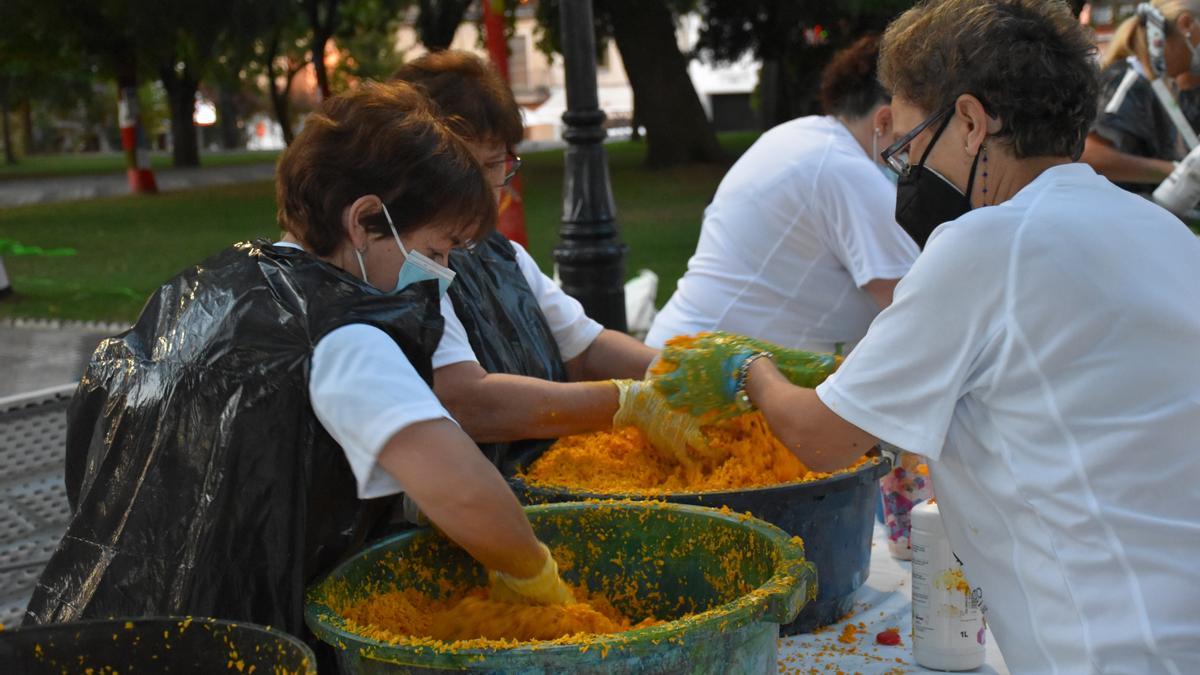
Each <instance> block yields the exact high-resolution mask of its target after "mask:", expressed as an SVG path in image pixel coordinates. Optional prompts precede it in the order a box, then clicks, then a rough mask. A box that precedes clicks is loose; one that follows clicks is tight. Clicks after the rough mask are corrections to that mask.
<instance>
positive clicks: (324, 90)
mask: <svg viewBox="0 0 1200 675" xmlns="http://www.w3.org/2000/svg"><path fill="white" fill-rule="evenodd" d="M328 42H329V36H328V35H321V34H320V33H319V31H316V30H314V31H313V39H312V64H313V70H314V71H315V72H316V74H317V91H318V92H320V94H321V100H322V101H324V100H325V99H327V98H329V97H330V96H332V95H333V92H332V91H331V90H330V89H329V71H328V70H326V68H325V45H326V44H327V43H328Z"/></svg>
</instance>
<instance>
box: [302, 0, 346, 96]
mask: <svg viewBox="0 0 1200 675" xmlns="http://www.w3.org/2000/svg"><path fill="white" fill-rule="evenodd" d="M322 2H324V3H325V4H324V12H322V11H321V10H322ZM339 2H340V0H305V2H304V8H305V9H306V10H307V11H308V22H309V25H310V26H311V28H312V40H311V41H310V42H309V46H310V50H311V52H312V64H313V72H314V73H316V76H317V90H318V91H319V92H320V94H321V100H322V101H324V100H325V99H327V98H329V97H330V96H332V95H333V92H332V91H330V89H329V71H328V70H326V68H325V46H326V45H327V44H328V43H329V38H331V37H333V32H334V31H335V30H337V25H338V3H339ZM322 14H324V16H322Z"/></svg>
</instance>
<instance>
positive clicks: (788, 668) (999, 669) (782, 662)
mask: <svg viewBox="0 0 1200 675" xmlns="http://www.w3.org/2000/svg"><path fill="white" fill-rule="evenodd" d="M911 583H912V565H911V563H909V562H908V561H906V560H896V559H894V558H892V556H891V555H889V554H888V549H887V535H886V534H885V533H884V529H883V526H882V525H880V524H879V523H876V524H875V534H874V538H873V539H872V541H871V573H870V576H869V577H868V578H867V583H865V584H863V586H862V588H860V589H858V592H857V593H856V594H855V597H854V614H853V616H849V617H847V618H846V619H845V620H843V621H841V622H840V623H837V624H834V625H832V626H828V627H826V628H822V629H821V630H820V632H818V633H808V634H804V635H795V636H792V637H787V638H783V639H781V640H780V641H779V672H780V673H797V674H799V673H805V674H807V673H810V672H811V671H812V670H813V669H816V670H817V671H818V672H825V671H826V669H827V668H828V669H829V672H834V671H836V670H840V671H843V672H846V673H863V674H864V675H866V674H878V673H927V672H932V671H929V670H926V669H925V668H922V667H921V666H918V665H917V664H916V661H914V660H913V655H912V588H911V586H910V584H911ZM847 624H854V625H856V626H857V625H858V624H863V625H864V626H865V628H863V629H862V630H861V632H859V633H858V635H857V636H856V639H855V640H854V641H853V642H851V643H845V642H841V641H839V639H838V638H839V637H840V636H841V635H842V631H843V630H844V628H845V626H846V625H847ZM893 627H894V628H898V629H899V632H900V636H901V640H902V641H903V644H901V645H900V646H897V647H888V646H884V645H880V644H876V642H875V635H876V634H877V633H879V632H882V631H884V630H886V629H888V628H893ZM974 672H977V673H999V674H1002V675H1008V667H1007V666H1005V665H1004V659H1003V658H1002V657H1001V656H1000V650H999V649H998V648H997V647H996V643H995V641H994V640H993V639H992V635H991V631H990V630H989V631H988V636H987V656H986V659H985V661H984V665H983V667H982V668H980V669H979V670H976V671H974Z"/></svg>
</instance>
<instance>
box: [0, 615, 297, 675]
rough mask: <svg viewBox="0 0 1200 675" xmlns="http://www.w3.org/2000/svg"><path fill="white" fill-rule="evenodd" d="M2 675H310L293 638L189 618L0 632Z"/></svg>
mask: <svg viewBox="0 0 1200 675" xmlns="http://www.w3.org/2000/svg"><path fill="white" fill-rule="evenodd" d="M0 664H3V666H4V667H3V672H4V673H7V674H10V675H59V674H60V673H94V674H95V675H102V674H103V675H108V674H111V673H121V675H126V674H127V673H134V674H136V673H197V674H200V673H240V674H242V675H245V674H246V673H255V674H261V675H282V674H283V673H287V674H289V675H291V674H295V675H315V674H316V672H317V666H316V660H315V659H314V658H313V653H312V650H310V649H309V648H308V645H306V644H304V643H303V642H302V641H300V640H299V639H298V638H295V637H292V636H291V635H288V634H287V633H282V632H280V631H277V630H272V629H270V628H266V627H263V626H258V625H255V624H252V623H237V622H233V621H221V620H218V619H200V618H190V617H154V618H134V619H104V620H97V621H78V622H72V623H53V624H46V625H42V626H29V627H26V628H15V629H7V630H5V631H3V632H0Z"/></svg>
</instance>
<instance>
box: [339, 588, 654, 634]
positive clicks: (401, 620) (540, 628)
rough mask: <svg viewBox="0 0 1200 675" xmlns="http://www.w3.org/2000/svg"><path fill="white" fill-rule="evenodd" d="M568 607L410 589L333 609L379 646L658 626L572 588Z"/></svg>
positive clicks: (480, 591) (481, 591) (478, 591)
mask: <svg viewBox="0 0 1200 675" xmlns="http://www.w3.org/2000/svg"><path fill="white" fill-rule="evenodd" d="M572 590H573V591H574V593H575V595H576V597H577V598H578V599H579V600H580V601H579V602H577V603H574V604H570V605H559V606H544V605H523V604H512V603H507V602H500V601H496V600H492V599H491V598H489V597H488V592H487V589H485V588H475V589H472V590H471V591H469V592H468V593H467V594H466V595H465V596H461V595H460V596H458V597H456V598H453V599H447V600H438V599H435V598H432V597H430V596H427V595H424V594H422V593H420V592H419V591H416V590H413V589H403V590H393V591H387V592H383V593H377V594H372V595H369V596H367V597H365V598H362V599H359V600H354V601H350V602H348V603H347V604H346V605H344V606H342V607H338V608H336V610H337V612H338V613H339V614H341V615H342V616H343V617H345V618H346V619H347V620H348V622H349V626H348V628H349V629H350V630H351V632H354V633H356V634H358V635H361V636H363V637H366V638H370V639H374V640H379V641H381V642H396V641H398V640H403V639H405V638H407V637H423V638H432V639H435V640H442V641H445V642H455V643H459V642H462V641H471V640H504V641H517V642H529V641H548V640H557V639H559V638H563V637H568V636H579V635H603V634H609V633H620V632H623V631H627V630H632V629H634V628H642V627H644V626H652V625H655V624H658V623H661V622H659V621H656V620H655V619H653V618H647V619H645V620H643V621H641V622H639V623H634V622H633V621H631V620H629V619H628V618H627V617H625V616H624V615H622V614H621V613H620V612H619V611H618V610H617V609H616V608H615V607H613V605H612V603H610V602H609V601H608V600H607V599H605V598H604V597H602V596H599V595H595V594H589V593H587V592H586V591H585V590H583V589H572Z"/></svg>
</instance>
